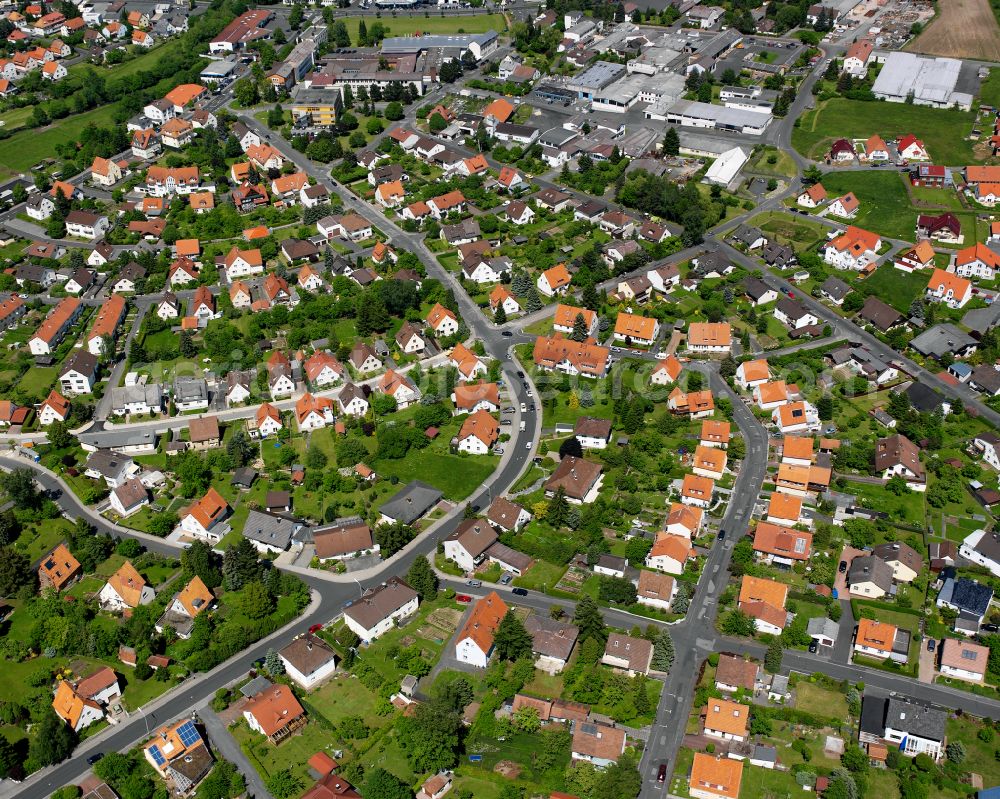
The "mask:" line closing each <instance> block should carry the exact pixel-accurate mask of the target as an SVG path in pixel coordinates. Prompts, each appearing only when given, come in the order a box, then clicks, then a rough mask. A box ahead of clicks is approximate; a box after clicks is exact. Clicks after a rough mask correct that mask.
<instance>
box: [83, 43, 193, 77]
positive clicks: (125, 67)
mask: <svg viewBox="0 0 1000 799" xmlns="http://www.w3.org/2000/svg"><path fill="white" fill-rule="evenodd" d="M180 46H181V40H180V39H179V38H173V39H168V40H167V41H166V42H164V43H163V44H161V45H159V46H158V47H154V48H153V49H152V50H150V51H149V52H148V53H143V54H142V55H141V56H139V57H138V58H133V59H132V60H131V61H126V62H125V63H124V64H116V65H115V66H112V67H108V68H106V69H97V71H98V73H99V74H102V75H106V76H107V77H109V78H124V77H127V76H129V75H134V74H135V73H136V72H140V71H142V70H144V69H151V68H152V67H153V65H154V64H158V63H159V62H160V61H161V60H162V59H163V57H164V56H166V55H169V54H171V53H173V52H174V51H175V50H178V49H180ZM85 63H86V62H81V63H80V64H77V65H76V66H74V67H70V68H69V73H70V75H72V74H74V70H75V69H76V68H78V67H82V66H84V64H85Z"/></svg>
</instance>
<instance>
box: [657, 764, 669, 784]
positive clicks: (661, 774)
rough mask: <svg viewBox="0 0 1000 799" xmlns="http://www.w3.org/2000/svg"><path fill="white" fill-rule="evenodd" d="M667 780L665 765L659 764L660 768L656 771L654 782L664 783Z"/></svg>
mask: <svg viewBox="0 0 1000 799" xmlns="http://www.w3.org/2000/svg"><path fill="white" fill-rule="evenodd" d="M666 779H667V764H666V763H660V767H659V768H658V769H657V770H656V781H657V782H665V781H666Z"/></svg>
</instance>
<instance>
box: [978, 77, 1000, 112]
mask: <svg viewBox="0 0 1000 799" xmlns="http://www.w3.org/2000/svg"><path fill="white" fill-rule="evenodd" d="M979 99H980V101H981V102H982V103H983V105H991V106H993V107H994V108H1000V69H991V70H990V76H989V77H988V78H987V79H986V80H984V81H983V82H982V83H981V84H980V85H979Z"/></svg>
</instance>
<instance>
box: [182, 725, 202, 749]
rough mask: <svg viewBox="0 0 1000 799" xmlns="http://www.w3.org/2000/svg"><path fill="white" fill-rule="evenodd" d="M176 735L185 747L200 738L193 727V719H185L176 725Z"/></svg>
mask: <svg viewBox="0 0 1000 799" xmlns="http://www.w3.org/2000/svg"><path fill="white" fill-rule="evenodd" d="M177 735H178V736H179V737H180V739H181V743H182V744H184V746H185V747H188V746H190V745H191V744H193V743H194V742H195V741H197V740H199V739H200V738H201V736H200V735H199V734H198V730H197V729H195V726H194V722H193V721H185V722H184V723H183V724H182V725H181V726H180V727H178V728H177Z"/></svg>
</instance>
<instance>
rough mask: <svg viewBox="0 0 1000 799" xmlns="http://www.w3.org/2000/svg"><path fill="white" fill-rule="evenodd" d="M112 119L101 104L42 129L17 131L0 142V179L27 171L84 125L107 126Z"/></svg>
mask: <svg viewBox="0 0 1000 799" xmlns="http://www.w3.org/2000/svg"><path fill="white" fill-rule="evenodd" d="M113 121H114V108H113V107H112V106H103V107H101V108H95V109H94V110H93V111H87V112H86V113H85V114H77V115H76V116H70V117H66V118H65V119H60V120H59V121H58V122H55V123H53V124H51V125H49V126H48V127H45V128H35V129H31V130H21V131H18V132H17V133H15V134H14V135H13V136H11V137H10V138H9V139H4V140H3V141H2V142H0V178H8V177H11V176H13V175H17V174H20V173H22V172H27V171H28V170H29V169H31V167H32V166H34V165H35V164H37V163H38V162H39V161H41V160H42V159H43V158H51V157H52V155H53V154H54V153H55V148H56V146H58V145H60V144H65V143H66V142H68V141H70V140H73V139H75V138H76V136H78V135H79V132H80V131H81V130H82V129H83V128H85V127H86V126H87V125H90V124H94V125H110V124H111V123H112V122H113Z"/></svg>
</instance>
